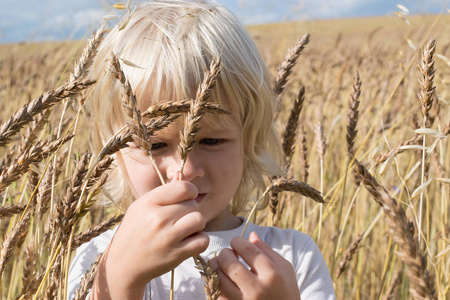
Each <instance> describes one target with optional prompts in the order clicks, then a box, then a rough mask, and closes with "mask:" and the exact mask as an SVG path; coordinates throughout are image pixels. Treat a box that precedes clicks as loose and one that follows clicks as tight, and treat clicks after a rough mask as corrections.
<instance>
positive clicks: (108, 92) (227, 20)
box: [88, 0, 281, 213]
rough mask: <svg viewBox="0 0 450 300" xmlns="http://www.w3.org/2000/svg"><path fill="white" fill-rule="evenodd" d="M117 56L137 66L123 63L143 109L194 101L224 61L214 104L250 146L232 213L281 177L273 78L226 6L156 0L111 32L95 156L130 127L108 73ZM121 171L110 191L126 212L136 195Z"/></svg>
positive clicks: (99, 70)
mask: <svg viewBox="0 0 450 300" xmlns="http://www.w3.org/2000/svg"><path fill="white" fill-rule="evenodd" d="M111 53H114V54H115V55H116V56H117V57H119V58H120V59H122V61H129V62H132V63H133V64H135V65H137V66H139V67H136V66H130V64H124V63H122V68H123V71H124V73H125V74H126V76H127V78H128V80H129V82H130V84H131V86H132V88H133V90H134V92H135V94H136V98H137V99H138V101H140V103H141V105H142V102H145V105H151V104H154V103H157V102H161V101H177V100H182V99H192V98H195V93H196V91H197V87H198V86H199V84H200V83H201V82H202V80H203V77H204V73H205V69H207V68H208V67H209V65H210V63H211V61H212V60H213V59H217V58H219V57H220V58H221V72H220V75H219V78H218V80H217V85H216V87H215V88H214V90H213V92H212V94H211V98H210V101H211V102H217V103H220V104H223V105H224V106H225V107H226V108H228V109H229V110H230V111H231V113H232V115H233V116H234V120H236V121H237V122H238V124H239V125H240V126H241V128H242V137H243V142H244V161H245V162H244V172H243V177H242V180H241V183H240V185H239V187H238V189H237V191H236V193H235V195H234V197H233V199H232V201H231V203H230V210H231V211H232V212H233V213H237V212H239V211H240V210H241V209H242V207H243V206H244V205H245V204H246V202H247V201H248V199H249V197H250V195H251V193H252V192H253V191H254V190H255V189H256V190H260V189H262V188H264V186H265V183H264V176H272V175H275V174H278V173H279V172H280V168H279V162H280V161H281V150H280V149H281V147H280V141H279V138H278V136H277V133H276V131H275V129H274V127H273V124H272V118H273V111H272V102H273V100H274V93H273V91H272V80H271V78H270V75H269V73H268V70H267V68H266V66H265V64H264V62H263V60H262V58H261V56H260V54H259V52H258V50H257V48H256V46H255V45H254V43H253V41H252V39H251V37H250V36H249V35H248V33H247V32H246V31H245V29H244V28H243V27H242V25H241V24H240V23H239V21H238V20H237V19H236V18H235V17H234V15H232V14H231V13H230V12H229V11H228V10H226V9H225V8H224V7H223V6H221V5H219V4H217V3H213V2H204V1H202V2H190V1H181V0H172V1H152V2H148V3H145V4H141V5H139V6H138V7H137V8H136V9H134V10H133V12H132V13H131V15H130V18H129V21H128V23H127V24H126V26H125V28H124V29H122V30H119V28H118V27H115V28H114V29H113V30H112V31H111V32H110V33H109V34H108V36H107V37H106V38H105V40H104V41H103V42H102V45H101V46H100V49H99V53H98V55H97V58H96V60H95V62H94V64H93V66H92V71H91V76H92V77H94V78H95V79H97V80H98V81H99V82H98V84H97V86H96V87H95V90H94V91H93V95H92V97H91V99H89V104H88V105H89V107H90V109H91V113H92V117H93V120H92V123H93V131H92V133H93V137H92V145H93V148H94V151H95V152H96V153H98V152H99V151H100V150H101V149H102V147H103V146H104V145H105V143H106V142H107V141H108V140H109V139H110V137H111V136H112V135H114V133H116V132H117V131H118V130H119V129H120V128H121V127H122V126H123V125H124V124H126V121H125V120H126V117H125V115H124V112H123V109H122V104H121V97H122V96H121V91H120V84H119V83H118V82H117V80H115V79H114V77H113V75H112V74H110V72H108V71H107V70H108V64H109V59H110V57H111ZM163 97H164V98H163ZM215 119H216V117H215ZM211 122H212V121H211ZM119 156H120V155H119ZM117 164H120V160H118V159H117V160H116V165H117ZM115 172H117V174H114V175H113V176H110V180H109V184H108V186H107V190H108V192H109V193H110V194H111V195H114V196H115V197H120V198H119V199H121V203H122V206H123V207H124V208H126V207H127V206H128V205H129V204H130V203H131V202H130V201H132V199H131V197H130V196H132V195H131V193H130V190H129V188H128V187H127V183H126V178H125V177H126V176H125V173H124V170H122V168H116V170H115Z"/></svg>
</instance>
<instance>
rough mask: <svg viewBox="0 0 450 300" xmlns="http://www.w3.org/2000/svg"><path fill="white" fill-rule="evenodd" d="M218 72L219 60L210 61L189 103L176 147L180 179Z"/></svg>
mask: <svg viewBox="0 0 450 300" xmlns="http://www.w3.org/2000/svg"><path fill="white" fill-rule="evenodd" d="M219 72H220V58H218V59H217V60H213V61H211V65H210V67H209V71H206V74H205V76H204V78H203V81H202V83H201V85H200V86H199V88H198V90H197V94H196V97H195V99H194V100H192V101H191V103H190V109H189V113H188V114H187V117H186V118H185V122H184V127H183V131H182V132H181V133H180V145H179V146H178V156H179V157H180V159H181V161H182V164H181V168H180V177H181V176H182V174H183V169H184V164H185V163H186V159H187V156H188V153H189V152H190V151H191V150H192V148H193V147H194V144H195V136H196V135H197V133H198V131H199V130H200V127H199V122H200V120H201V118H202V117H203V115H204V114H205V106H206V104H207V101H208V98H209V96H210V95H211V91H212V89H213V88H214V86H215V85H216V82H217V77H218V76H219Z"/></svg>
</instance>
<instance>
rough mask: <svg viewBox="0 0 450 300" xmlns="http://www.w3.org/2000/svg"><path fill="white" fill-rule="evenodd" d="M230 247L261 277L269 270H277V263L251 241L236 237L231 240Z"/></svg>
mask: <svg viewBox="0 0 450 300" xmlns="http://www.w3.org/2000/svg"><path fill="white" fill-rule="evenodd" d="M230 245H231V248H233V250H234V251H235V252H236V253H237V254H238V255H239V256H241V257H242V259H243V260H244V261H245V262H246V263H247V264H248V265H249V266H250V268H251V269H252V271H253V272H254V273H255V274H257V275H261V274H263V273H264V272H265V271H267V270H272V269H276V264H275V262H274V261H272V259H271V258H270V257H269V256H267V255H266V254H265V253H264V252H263V251H262V250H261V249H259V248H258V247H257V246H256V245H254V244H252V243H251V242H250V241H248V240H246V239H244V238H241V237H235V238H233V239H232V240H231V243H230Z"/></svg>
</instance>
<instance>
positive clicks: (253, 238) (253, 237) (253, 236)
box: [248, 231, 290, 266]
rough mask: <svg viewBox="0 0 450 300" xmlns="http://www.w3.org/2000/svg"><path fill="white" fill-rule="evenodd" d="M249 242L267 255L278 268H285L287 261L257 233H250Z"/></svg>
mask: <svg viewBox="0 0 450 300" xmlns="http://www.w3.org/2000/svg"><path fill="white" fill-rule="evenodd" d="M248 240H249V241H250V242H251V243H252V244H253V245H255V246H256V247H258V249H260V250H261V251H262V252H263V253H264V254H265V255H267V256H268V257H269V258H270V259H271V260H272V261H273V262H274V263H275V264H276V265H277V266H283V265H285V264H286V263H287V261H286V259H285V258H284V257H282V256H281V255H280V254H278V253H277V252H276V251H275V250H273V249H272V247H270V246H269V245H267V244H266V243H264V241H263V240H261V238H260V237H259V235H258V234H257V233H256V232H255V231H253V232H251V233H250V235H249V237H248ZM289 265H290V264H289Z"/></svg>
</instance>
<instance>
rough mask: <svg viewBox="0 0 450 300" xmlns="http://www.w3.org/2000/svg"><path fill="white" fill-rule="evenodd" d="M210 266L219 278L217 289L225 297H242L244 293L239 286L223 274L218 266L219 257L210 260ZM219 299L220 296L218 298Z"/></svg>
mask: <svg viewBox="0 0 450 300" xmlns="http://www.w3.org/2000/svg"><path fill="white" fill-rule="evenodd" d="M210 263H211V267H212V268H213V269H214V270H215V271H216V273H217V275H218V276H219V278H220V284H219V290H220V292H221V294H222V295H223V296H225V297H226V298H227V299H233V300H234V299H243V298H244V295H243V294H242V292H241V290H240V289H239V287H238V286H237V285H236V284H235V283H234V282H233V281H232V280H231V279H230V278H229V277H228V276H227V274H225V273H224V272H223V271H222V270H221V269H220V267H219V258H218V257H214V258H213V259H211V260H210ZM219 299H221V298H219Z"/></svg>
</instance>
